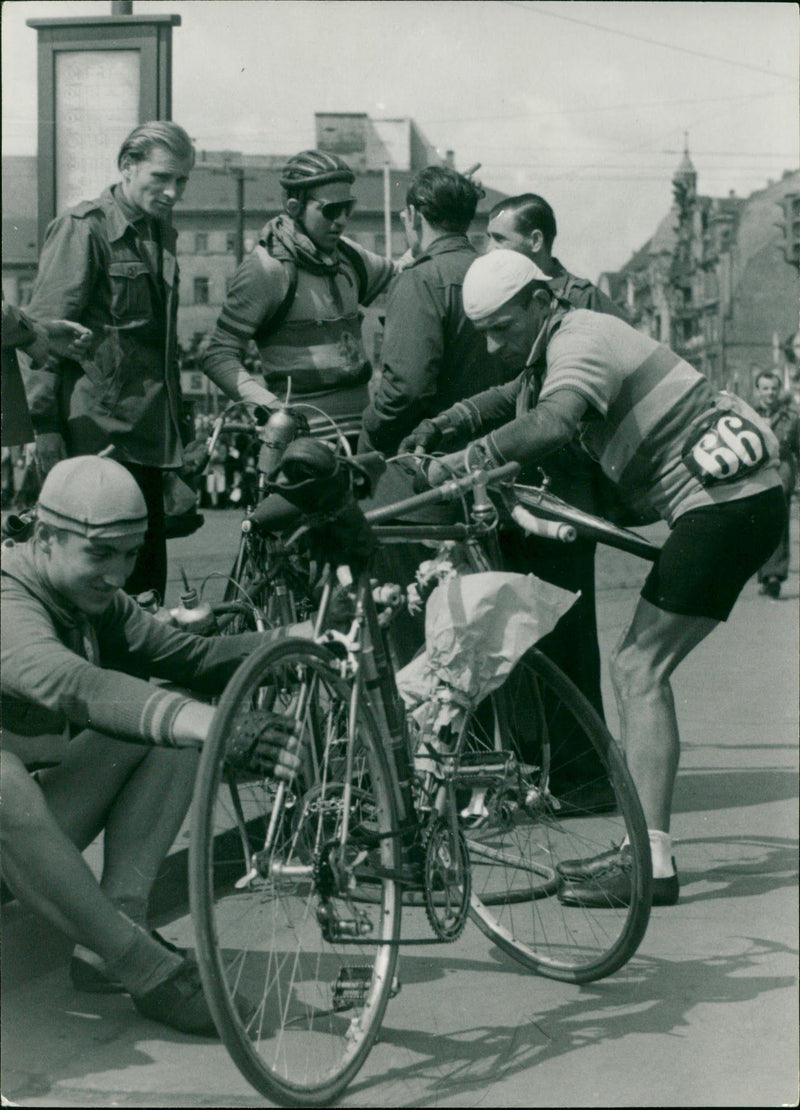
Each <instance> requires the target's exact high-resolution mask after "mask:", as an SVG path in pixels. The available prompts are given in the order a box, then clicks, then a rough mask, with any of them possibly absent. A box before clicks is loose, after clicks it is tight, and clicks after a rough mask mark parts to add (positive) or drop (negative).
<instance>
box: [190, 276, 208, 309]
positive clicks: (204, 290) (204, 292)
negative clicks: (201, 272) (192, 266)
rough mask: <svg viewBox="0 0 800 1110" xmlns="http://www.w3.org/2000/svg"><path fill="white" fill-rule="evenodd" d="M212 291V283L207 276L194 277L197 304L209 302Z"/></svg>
mask: <svg viewBox="0 0 800 1110" xmlns="http://www.w3.org/2000/svg"><path fill="white" fill-rule="evenodd" d="M209 293H210V283H209V280H208V278H207V277H196V278H195V279H194V303H195V304H208V303H209Z"/></svg>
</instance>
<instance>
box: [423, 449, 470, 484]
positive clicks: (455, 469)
mask: <svg viewBox="0 0 800 1110" xmlns="http://www.w3.org/2000/svg"><path fill="white" fill-rule="evenodd" d="M466 454H467V453H466V451H454V452H453V453H452V455H441V456H440V457H439V458H438V459H431V461H430V462H429V463H428V471H427V474H428V484H429V485H430V486H431V487H436V486H441V485H444V483H445V482H446V481H447V480H448V479H450V478H462V477H463V476H464V475H465V474H466V473H467V465H466Z"/></svg>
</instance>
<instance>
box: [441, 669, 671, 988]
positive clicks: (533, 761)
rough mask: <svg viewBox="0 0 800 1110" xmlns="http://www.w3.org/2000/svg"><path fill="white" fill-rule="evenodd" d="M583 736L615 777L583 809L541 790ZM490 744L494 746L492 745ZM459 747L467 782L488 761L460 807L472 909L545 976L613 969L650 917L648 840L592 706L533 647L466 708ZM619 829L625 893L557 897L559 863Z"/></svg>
mask: <svg viewBox="0 0 800 1110" xmlns="http://www.w3.org/2000/svg"><path fill="white" fill-rule="evenodd" d="M490 700H491V710H490V709H489V701H490ZM498 736H499V738H500V739H501V740H502V744H500V745H498ZM587 745H591V747H592V748H593V749H594V751H595V752H596V753H597V755H598V756H599V759H600V761H601V763H602V765H603V767H604V768H605V770H606V772H607V775H608V780H609V781H610V783H611V786H612V788H613V792H614V796H615V799H616V807H615V809H614V810H613V811H612V812H596V811H595V810H593V809H592V808H590V807H588V808H587V807H586V806H584V805H583V804H582V802H581V797H580V796H579V795H578V794H577V793H576V794H574V795H572V796H571V795H570V794H569V793H562V794H556V793H553V792H551V790H550V786H549V767H550V765H551V763H556V764H558V765H559V766H563V765H565V764H568V762H569V753H570V751H571V750H573V749H574V750H578V751H584V750H585V748H586V746H587ZM498 747H501V748H502V749H503V751H501V752H500V753H499V754H498V753H497V749H498ZM464 752H465V755H464V778H463V783H464V785H469V781H470V775H472V776H473V781H481V780H480V775H481V773H482V772H485V773H484V777H483V780H482V781H483V783H484V786H483V787H482V788H481V792H480V798H479V802H480V804H479V805H476V804H475V794H476V791H475V790H474V789H473V796H472V798H471V799H470V804H469V807H467V812H465V811H464V810H462V823H463V825H464V826H465V828H464V831H465V835H466V838H467V844H468V848H469V855H470V861H471V865H472V900H471V909H470V913H471V916H472V918H473V920H474V921H475V922H476V924H477V925H478V927H479V928H480V929H481V930H482V931H483V932H484V933H485V934H486V935H487V936H488V937H490V938H491V939H492V940H494V941H495V943H496V944H497V945H498V946H499V947H500V948H501V949H503V951H505V952H507V953H508V954H509V955H511V956H513V957H514V959H516V960H518V961H519V962H520V963H522V964H524V965H525V966H526V967H529V968H530V969H531V970H533V971H537V972H539V973H540V974H542V975H545V976H547V977H548V978H552V979H562V980H565V981H568V982H575V983H585V982H590V981H592V980H595V979H601V978H603V977H604V976H606V975H610V974H611V973H612V972H614V971H616V970H618V969H619V968H620V967H622V965H623V964H624V963H625V962H626V961H627V960H628V959H630V957H631V956H632V955H633V953H634V952H635V951H636V949H637V947H638V946H639V944H640V942H641V940H642V937H643V936H644V933H645V929H646V928H647V922H648V918H649V914H650V897H651V894H650V888H651V864H650V851H649V844H648V838H647V830H646V827H645V822H644V817H643V815H642V811H641V806H640V804H639V799H638V796H637V793H636V789H635V787H634V785H633V782H632V780H631V778H630V775H629V773H628V770H627V767H626V766H625V762H624V759H623V757H622V754H621V752H620V750H619V748H618V747H617V745H616V744H615V742H614V740H613V739H612V737H611V735H610V733H609V732H608V730H607V729H606V727H605V725H604V724H603V723H602V721H601V720H600V718H599V717H598V716H597V714H596V712H595V711H594V709H593V708H592V706H591V705H590V704H589V702H588V701H587V700H586V698H584V697H583V695H582V694H581V693H580V692H579V691H578V689H577V688H576V687H575V686H574V685H573V684H572V683H571V682H570V681H569V679H568V678H566V676H565V675H564V674H563V673H562V672H561V671H560V670H559V669H558V668H557V667H556V666H554V664H552V663H551V662H550V661H549V660H548V659H547V658H546V657H545V656H543V655H542V654H541V653H540V652H538V651H536V650H535V649H533V650H532V651H530V652H528V653H527V655H526V656H524V658H523V659H522V661H521V662H520V663H519V664H518V665H517V666H516V667H515V668H514V670H513V671H512V673H511V675H510V676H509V677H508V679H507V680H506V682H505V683H504V684H503V686H502V687H501V688H500V690H499V691H498V692H497V693H496V694H495V695H493V696H492V698H491V699H487V701H486V702H485V703H483V704H482V705H481V706H479V707H478V708H477V710H476V711H474V712H473V713H472V714H471V716H470V718H469V720H468V723H467V733H466V737H465V744H464ZM503 752H505V753H511V755H512V756H513V758H512V759H511V760H509V759H508V756H507V755H504V754H503ZM487 753H489V754H488V755H487ZM492 753H495V754H494V755H492ZM492 760H494V764H495V767H496V769H495V771H494V773H492ZM473 768H477V771H474V770H473ZM461 795H462V798H463V795H464V791H463V790H462V792H461ZM469 810H471V812H469ZM626 836H627V837H628V839H629V841H630V845H631V852H630V861H631V869H630V891H629V897H628V898H627V904H623V902H625V899H623V900H621V901H617V902H613V901H611V900H607V901H606V902H605V904H604V905H603V906H602V908H589V907H586V906H571V905H570V906H567V905H562V904H561V902H560V901H559V890H560V887H561V885H562V880H561V877H560V875H559V864H562V863H564V861H566V860H572V861H573V862H574V861H575V860H576V859H583V858H586V857H591V856H594V855H597V854H599V853H601V852H605V851H608V850H609V849H611V848H612V847H613V846H614V845H618V844H620V843H621V842H622V840H623V838H624V837H626Z"/></svg>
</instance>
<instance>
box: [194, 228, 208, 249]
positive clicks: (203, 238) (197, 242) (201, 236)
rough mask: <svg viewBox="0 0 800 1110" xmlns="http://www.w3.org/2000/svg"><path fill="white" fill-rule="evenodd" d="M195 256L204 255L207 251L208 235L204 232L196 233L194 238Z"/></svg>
mask: <svg viewBox="0 0 800 1110" xmlns="http://www.w3.org/2000/svg"><path fill="white" fill-rule="evenodd" d="M194 249H195V254H205V253H206V251H207V250H208V235H207V234H206V233H205V231H198V232H196V233H195V237H194Z"/></svg>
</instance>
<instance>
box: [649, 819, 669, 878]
mask: <svg viewBox="0 0 800 1110" xmlns="http://www.w3.org/2000/svg"><path fill="white" fill-rule="evenodd" d="M647 835H648V837H649V838H650V856H651V858H652V860H653V878H654V879H669V878H670V877H671V876H672V875H674V874H675V867H674V865H673V862H672V837H671V836H670V835H669V833H667V832H662V831H661V830H660V829H648V830H647Z"/></svg>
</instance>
